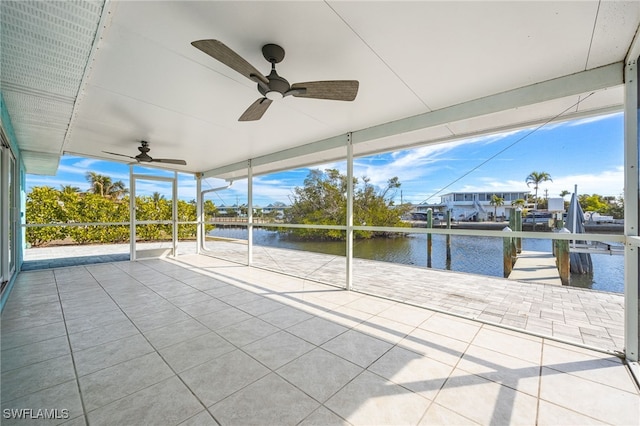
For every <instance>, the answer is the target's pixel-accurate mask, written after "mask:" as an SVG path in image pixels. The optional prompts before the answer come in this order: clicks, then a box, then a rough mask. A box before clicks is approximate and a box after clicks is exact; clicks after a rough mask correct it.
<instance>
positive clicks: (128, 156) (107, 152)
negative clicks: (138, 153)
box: [102, 151, 136, 160]
mask: <svg viewBox="0 0 640 426" xmlns="http://www.w3.org/2000/svg"><path fill="white" fill-rule="evenodd" d="M102 152H104V153H105V154H111V155H119V156H120V157H127V158H132V159H134V160H135V159H136V157H132V156H130V155H124V154H118V153H117V152H109V151H102Z"/></svg>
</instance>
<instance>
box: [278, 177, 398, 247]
mask: <svg viewBox="0 0 640 426" xmlns="http://www.w3.org/2000/svg"><path fill="white" fill-rule="evenodd" d="M347 182H348V181H347V177H346V176H345V175H343V174H341V173H340V172H339V171H338V170H336V169H327V170H325V171H324V172H323V171H321V170H318V169H315V170H311V171H310V172H309V174H308V175H307V177H306V178H305V180H304V186H302V187H296V188H294V190H293V194H292V200H291V208H290V209H288V210H287V211H286V213H285V221H286V222H288V223H298V224H307V225H345V224H346V217H347V197H346V192H347ZM353 184H354V200H353V205H354V206H353V210H354V212H353V214H354V223H355V224H356V225H370V226H387V227H391V226H401V225H403V224H404V223H403V222H402V220H401V219H400V218H401V216H402V215H403V214H404V213H405V212H406V211H408V209H409V206H408V205H405V206H395V205H394V202H393V195H394V192H395V190H396V189H397V188H399V187H400V182H399V180H398V178H397V177H394V178H391V179H389V180H388V181H387V185H386V186H385V187H383V188H381V189H377V188H376V187H375V186H374V185H373V184H371V181H370V179H369V178H366V177H364V178H362V180H361V181H360V180H358V179H357V178H354V179H353ZM292 233H294V234H295V235H297V236H299V237H302V238H319V239H334V240H344V239H345V238H346V234H345V232H344V231H343V230H337V229H295V230H293V231H292ZM388 234H389V233H387V232H380V231H375V232H374V231H356V232H355V237H356V238H371V237H376V236H385V235H388Z"/></svg>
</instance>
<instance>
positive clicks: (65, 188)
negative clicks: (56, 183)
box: [60, 185, 82, 194]
mask: <svg viewBox="0 0 640 426" xmlns="http://www.w3.org/2000/svg"><path fill="white" fill-rule="evenodd" d="M81 191H82V190H81V189H80V188H78V187H77V186H73V185H60V192H62V193H63V194H79V193H80V192H81Z"/></svg>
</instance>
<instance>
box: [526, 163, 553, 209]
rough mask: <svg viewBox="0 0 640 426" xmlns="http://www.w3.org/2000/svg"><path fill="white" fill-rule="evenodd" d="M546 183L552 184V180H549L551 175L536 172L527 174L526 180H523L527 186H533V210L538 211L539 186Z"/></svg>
mask: <svg viewBox="0 0 640 426" xmlns="http://www.w3.org/2000/svg"><path fill="white" fill-rule="evenodd" d="M547 181H550V182H553V180H552V179H551V175H550V174H549V173H547V172H536V171H533V172H531V174H529V176H527V179H526V180H525V182H526V183H527V186H531V185H533V189H535V191H536V193H535V197H534V201H533V202H534V204H533V209H534V210H537V209H538V187H539V186H540V183H542V182H547Z"/></svg>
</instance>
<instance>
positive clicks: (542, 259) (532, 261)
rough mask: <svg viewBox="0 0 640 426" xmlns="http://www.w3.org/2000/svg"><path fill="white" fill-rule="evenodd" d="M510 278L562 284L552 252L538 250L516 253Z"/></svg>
mask: <svg viewBox="0 0 640 426" xmlns="http://www.w3.org/2000/svg"><path fill="white" fill-rule="evenodd" d="M509 279H510V280H515V281H524V282H530V283H539V284H552V285H558V286H561V285H562V281H561V280H560V273H559V272H558V268H557V266H556V258H555V257H554V256H553V254H551V253H548V252H539V251H523V252H522V253H520V254H519V255H518V258H517V260H516V263H515V265H513V271H512V272H511V274H510V275H509Z"/></svg>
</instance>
